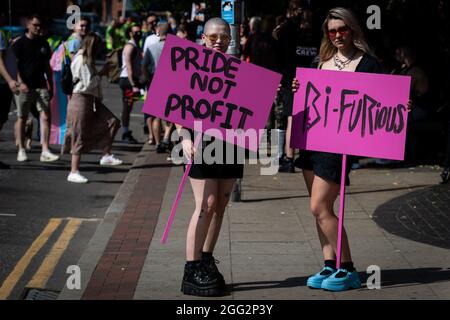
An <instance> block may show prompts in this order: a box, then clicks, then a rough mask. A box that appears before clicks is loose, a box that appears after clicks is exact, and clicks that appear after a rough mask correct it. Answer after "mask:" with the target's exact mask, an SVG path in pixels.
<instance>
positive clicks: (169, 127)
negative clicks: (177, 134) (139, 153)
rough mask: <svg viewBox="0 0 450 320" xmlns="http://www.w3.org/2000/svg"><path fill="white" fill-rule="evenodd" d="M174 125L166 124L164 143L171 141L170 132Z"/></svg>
mask: <svg viewBox="0 0 450 320" xmlns="http://www.w3.org/2000/svg"><path fill="white" fill-rule="evenodd" d="M172 126H173V124H172V123H166V125H165V126H164V139H163V141H169V140H170V132H171V131H172Z"/></svg>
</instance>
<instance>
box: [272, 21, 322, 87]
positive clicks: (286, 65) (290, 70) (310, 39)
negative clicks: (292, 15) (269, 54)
mask: <svg viewBox="0 0 450 320" xmlns="http://www.w3.org/2000/svg"><path fill="white" fill-rule="evenodd" d="M319 46H320V42H318V41H317V37H315V35H314V33H313V32H312V30H308V29H300V28H299V23H296V22H295V21H293V20H291V19H289V20H287V21H286V22H285V23H283V24H282V25H281V27H280V31H279V33H278V50H279V61H280V69H281V70H280V71H281V72H282V73H283V80H282V82H283V84H284V85H287V86H288V87H289V88H290V84H291V83H292V79H293V78H294V77H295V73H296V68H298V67H303V68H308V67H309V66H310V65H311V63H312V61H313V59H314V57H316V56H317V55H318V53H319Z"/></svg>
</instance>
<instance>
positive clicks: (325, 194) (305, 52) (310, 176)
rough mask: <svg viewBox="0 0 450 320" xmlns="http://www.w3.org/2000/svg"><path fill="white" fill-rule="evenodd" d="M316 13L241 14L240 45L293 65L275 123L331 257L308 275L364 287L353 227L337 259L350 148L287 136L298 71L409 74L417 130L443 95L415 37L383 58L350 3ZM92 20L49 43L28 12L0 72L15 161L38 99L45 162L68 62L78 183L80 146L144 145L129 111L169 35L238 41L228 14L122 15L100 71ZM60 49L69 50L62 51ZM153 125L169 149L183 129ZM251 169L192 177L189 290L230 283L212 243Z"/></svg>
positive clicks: (212, 291)
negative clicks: (316, 147) (336, 149)
mask: <svg viewBox="0 0 450 320" xmlns="http://www.w3.org/2000/svg"><path fill="white" fill-rule="evenodd" d="M318 19H319V18H318V17H315V12H314V10H312V9H311V8H310V7H308V6H307V5H305V4H304V3H303V2H302V1H300V0H291V1H290V4H289V8H288V10H287V14H286V15H283V16H279V17H272V16H265V17H252V18H251V19H249V21H248V23H244V24H243V26H242V28H241V37H240V39H241V43H240V44H241V50H240V52H241V58H242V59H243V60H245V61H247V62H249V63H253V64H256V65H259V66H262V67H264V68H267V69H271V70H274V71H277V72H280V73H281V74H282V75H283V78H282V82H281V85H280V88H279V92H278V94H277V98H276V99H275V101H274V106H273V112H272V115H271V121H269V123H268V128H269V129H277V130H280V132H283V133H284V137H285V139H284V142H283V144H282V145H283V148H284V150H283V152H282V154H281V155H280V161H281V164H280V168H279V172H287V173H292V172H295V167H298V168H300V169H302V173H303V177H304V181H305V184H306V187H307V189H308V192H309V194H310V196H311V200H310V207H311V213H312V215H313V217H314V219H315V221H316V227H317V232H318V236H319V239H320V242H321V246H322V251H323V257H324V266H323V269H322V270H320V271H319V272H318V273H316V274H314V275H312V276H311V277H310V278H308V281H307V285H308V286H309V287H311V288H316V289H325V290H331V291H343V290H347V289H350V288H359V287H360V286H361V283H360V279H359V276H358V273H357V272H356V270H355V267H354V264H353V259H352V256H351V252H350V245H349V241H348V238H347V236H346V233H345V230H344V234H343V242H342V260H341V263H340V264H339V265H337V263H336V259H337V257H336V253H337V247H338V243H337V237H338V219H337V217H336V215H335V213H334V203H335V201H336V199H337V196H338V194H339V185H340V181H341V174H342V168H341V166H342V162H341V160H342V158H341V156H339V155H337V154H331V153H323V152H310V151H301V152H300V156H299V157H298V158H297V159H295V155H296V151H295V150H293V149H292V148H291V147H290V141H289V140H290V136H291V130H292V115H293V110H292V109H293V96H294V94H295V92H296V91H297V90H298V87H299V82H298V79H295V71H296V68H298V67H307V68H318V69H323V70H335V71H347V72H368V73H391V74H399V75H410V76H411V77H412V85H411V92H410V99H411V100H410V102H409V106H408V107H409V111H410V116H409V120H408V121H409V122H410V124H411V126H412V128H414V124H416V123H421V122H422V121H424V120H427V119H429V118H430V115H431V114H432V113H433V112H434V110H433V108H430V107H429V106H430V104H431V103H432V101H433V97H432V89H431V81H430V77H429V75H427V72H426V71H425V70H424V68H422V67H421V65H420V63H419V60H418V59H417V58H418V57H417V53H416V51H415V50H414V48H413V47H412V46H410V45H403V44H402V45H398V46H397V49H396V52H395V56H394V57H393V58H395V60H396V61H397V62H396V63H395V65H394V67H393V66H391V65H390V64H389V63H388V62H387V61H388V59H386V57H385V56H383V59H379V58H377V54H376V52H377V50H373V49H372V48H371V46H370V45H369V43H368V41H367V40H366V36H365V34H364V31H363V27H362V25H361V23H360V22H359V21H358V18H357V17H356V16H355V14H353V13H352V12H351V11H349V10H347V9H344V8H334V9H331V10H329V11H328V12H327V13H326V15H325V16H324V17H323V20H322V21H321V22H322V24H321V32H320V34H321V35H319V36H318V33H317V32H316V29H317V27H316V22H317V20H318ZM89 25H90V22H89V19H86V18H82V19H81V20H80V21H79V22H78V23H77V24H76V26H75V28H74V33H73V34H72V35H71V36H70V37H69V39H67V40H66V41H62V42H61V43H59V44H58V45H53V46H50V45H49V43H48V41H46V38H45V26H43V20H42V18H41V17H39V16H38V15H31V16H30V17H29V18H28V21H27V32H26V34H25V35H23V36H21V37H19V38H17V39H8V37H7V35H6V34H5V33H3V32H2V33H0V50H1V52H2V57H4V52H5V51H7V50H8V47H10V48H12V52H13V53H14V55H15V61H14V63H15V65H16V70H17V72H16V73H15V74H13V73H12V71H11V68H9V67H8V66H7V65H8V64H7V63H4V61H6V59H3V58H2V59H0V73H1V75H2V77H3V79H4V80H3V81H4V82H3V83H2V84H0V95H1V96H0V101H2V103H5V102H6V104H7V106H8V107H7V108H6V107H5V104H3V105H2V108H1V117H0V120H1V121H0V126H1V125H2V124H3V123H5V122H6V119H7V115H8V112H9V105H10V101H11V99H12V97H13V96H14V99H15V105H16V108H17V121H16V127H15V129H16V130H15V134H16V144H17V148H18V153H17V161H20V162H23V161H26V160H27V154H26V147H27V146H26V142H25V126H26V123H27V118H28V114H29V112H30V109H33V108H35V109H36V112H37V115H38V116H39V123H40V139H41V144H42V153H41V157H40V160H41V161H44V162H47V161H48V162H49V161H57V160H58V159H59V156H57V155H55V154H54V153H52V152H51V151H50V149H49V118H50V116H51V115H50V108H49V104H50V100H51V99H52V96H53V95H54V92H53V91H54V89H53V88H54V83H53V81H54V72H55V69H54V68H53V70H52V65H54V64H55V63H52V65H51V63H50V61H51V60H54V61H59V62H60V64H61V65H62V66H60V68H59V70H58V72H61V77H62V81H61V84H64V82H65V81H66V80H67V78H68V79H69V80H67V81H69V82H68V85H67V87H69V89H68V90H69V91H70V94H69V95H70V98H69V99H68V106H67V121H66V126H67V130H66V132H65V136H64V143H63V148H62V151H63V152H70V153H71V155H72V163H71V170H70V173H69V175H68V177H67V180H68V181H69V182H72V183H86V182H88V179H87V178H86V177H84V176H83V175H82V174H81V173H80V172H79V167H80V161H81V155H82V154H85V153H87V152H89V151H90V150H92V149H94V148H100V149H102V151H103V156H102V158H101V159H100V165H112V166H115V165H121V164H122V161H121V160H120V159H118V158H116V157H115V156H114V155H113V154H112V149H113V141H114V139H115V136H116V134H117V132H118V130H119V128H120V127H122V136H121V138H122V141H124V142H127V143H130V144H136V143H138V141H137V140H136V139H135V138H134V136H133V135H132V132H131V130H130V129H129V123H130V113H131V111H132V109H133V105H134V104H135V102H136V101H137V100H140V99H141V98H142V95H143V94H142V93H143V92H145V91H146V90H147V89H148V88H149V86H150V85H151V82H152V78H153V75H154V73H155V70H156V68H157V65H158V62H159V59H160V56H161V52H162V49H163V46H164V42H165V41H166V38H167V35H168V34H174V35H176V36H178V37H181V38H185V39H190V40H196V38H197V36H198V32H199V30H200V37H201V41H202V43H203V44H204V45H205V46H206V47H207V48H211V49H213V50H218V51H220V52H224V53H225V52H226V51H227V49H228V47H229V45H230V43H231V40H232V38H231V29H230V26H229V24H228V23H227V22H226V21H225V20H223V19H221V18H212V19H209V20H208V21H207V22H206V23H205V25H204V26H202V28H198V24H194V27H193V25H192V24H188V23H187V22H186V21H180V23H179V24H178V23H177V22H176V20H175V19H174V18H173V17H172V16H170V17H166V19H161V17H158V16H156V15H155V14H148V15H147V16H146V17H145V19H143V20H142V21H135V20H134V19H131V18H130V19H128V20H125V19H123V18H121V19H118V20H117V21H115V20H114V21H112V23H111V25H110V27H109V28H108V30H107V32H106V49H107V51H108V55H107V62H106V64H105V65H104V66H103V68H102V69H101V70H98V69H97V64H96V59H97V56H98V53H99V52H100V49H101V45H102V42H101V39H100V38H99V37H98V35H96V34H95V33H92V32H90V31H89ZM58 53H62V55H60V59H59V60H58V59H57V58H58ZM55 55H56V56H55ZM66 58H67V59H66ZM67 61H69V64H68V62H67ZM389 61H391V60H389ZM56 64H57V63H56ZM446 71H447V72H448V70H446ZM102 76H107V77H108V78H109V81H110V82H117V83H118V86H119V87H120V90H121V92H122V112H121V118H120V120H119V118H118V117H116V116H115V115H114V114H113V113H112V112H111V111H110V110H109V109H108V108H107V106H105V105H104V104H103V103H102V96H103V94H102V85H101V82H102V81H101V77H102ZM66 84H67V83H66ZM58 85H59V84H58ZM65 87H66V86H65ZM150 98H151V97H150ZM144 127H146V128H147V130H148V131H147V134H148V139H147V141H146V143H148V144H154V145H156V149H155V150H156V152H157V153H165V152H167V151H169V150H170V148H171V143H170V140H169V138H170V136H171V133H172V131H174V130H178V131H180V130H182V129H183V128H182V127H181V126H179V125H178V124H172V123H168V122H165V121H161V119H157V118H155V117H152V116H150V115H146V116H145V124H144ZM0 128H1V127H0ZM449 134H450V132H449ZM449 141H450V139H449ZM182 145H183V153H184V155H185V156H186V157H187V158H192V157H193V156H194V154H195V153H196V150H195V148H194V146H193V142H192V139H188V138H183V140H182ZM225 149H226V148H225ZM446 156H447V159H446V164H445V168H444V171H443V172H442V179H443V182H448V181H449V175H450V173H449V171H450V169H449V168H450V159H449V156H450V148H447V154H446ZM351 167H352V161H349V162H348V167H347V168H345V169H346V170H345V171H344V172H345V177H344V178H345V180H346V184H347V185H348V184H350V179H349V176H348V175H349V172H350V170H351ZM243 171H244V167H243V165H240V164H213V165H208V164H194V165H193V166H192V169H191V171H190V173H189V177H190V182H191V186H192V189H193V192H194V199H193V201H194V203H195V211H194V213H193V214H192V218H191V220H190V223H189V227H188V231H187V239H186V241H187V244H186V264H185V270H184V276H183V280H182V288H181V290H182V291H183V292H184V293H185V294H191V295H198V296H216V295H222V294H224V292H225V291H226V285H225V281H224V277H223V276H222V275H221V273H220V272H219V270H218V268H217V265H216V260H215V257H214V255H213V251H214V248H215V245H216V242H217V239H218V236H219V232H220V228H221V224H222V219H223V215H224V211H225V207H226V205H227V203H228V201H229V199H230V194H231V190H232V187H233V184H234V183H235V181H236V179H240V178H242V177H243Z"/></svg>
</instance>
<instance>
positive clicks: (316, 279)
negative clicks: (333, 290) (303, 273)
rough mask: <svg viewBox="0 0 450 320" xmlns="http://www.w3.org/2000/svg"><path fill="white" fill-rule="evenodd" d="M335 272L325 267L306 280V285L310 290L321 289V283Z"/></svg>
mask: <svg viewBox="0 0 450 320" xmlns="http://www.w3.org/2000/svg"><path fill="white" fill-rule="evenodd" d="M335 272H336V269H333V268H330V267H325V268H323V269H322V270H321V271H320V272H318V273H316V274H315V275H313V276H311V277H309V278H308V281H307V283H306V285H307V286H308V287H310V288H312V289H321V288H322V282H323V281H324V280H325V279H326V278H328V277H329V276H331V275H332V274H333V273H335Z"/></svg>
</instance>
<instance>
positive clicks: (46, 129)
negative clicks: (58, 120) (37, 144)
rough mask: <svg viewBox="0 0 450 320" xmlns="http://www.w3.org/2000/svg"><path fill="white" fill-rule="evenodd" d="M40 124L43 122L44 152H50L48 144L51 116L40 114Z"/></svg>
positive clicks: (42, 139) (42, 138) (42, 142)
mask: <svg viewBox="0 0 450 320" xmlns="http://www.w3.org/2000/svg"><path fill="white" fill-rule="evenodd" d="M39 118H40V122H41V144H42V151H47V150H49V146H48V142H49V139H50V116H49V114H48V113H46V112H43V111H42V112H40V117H39Z"/></svg>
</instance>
